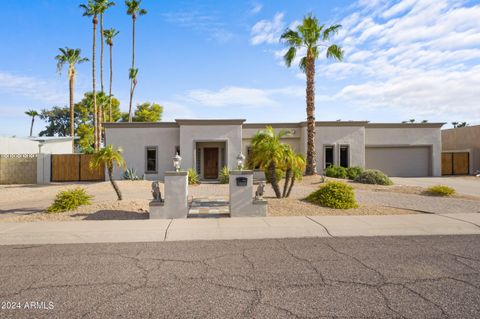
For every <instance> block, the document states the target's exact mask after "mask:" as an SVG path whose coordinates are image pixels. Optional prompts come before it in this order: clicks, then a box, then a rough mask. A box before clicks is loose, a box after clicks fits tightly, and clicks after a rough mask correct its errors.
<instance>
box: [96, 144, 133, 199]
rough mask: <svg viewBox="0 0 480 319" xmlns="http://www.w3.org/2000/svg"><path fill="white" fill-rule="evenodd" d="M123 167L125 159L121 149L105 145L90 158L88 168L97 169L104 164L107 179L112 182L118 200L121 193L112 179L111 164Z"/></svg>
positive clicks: (120, 197)
mask: <svg viewBox="0 0 480 319" xmlns="http://www.w3.org/2000/svg"><path fill="white" fill-rule="evenodd" d="M115 164H116V165H117V166H118V167H125V160H124V159H123V157H122V151H121V149H116V150H115V149H113V146H112V145H107V146H106V147H104V148H101V149H99V150H97V151H96V152H95V153H94V154H93V157H92V159H91V160H90V169H98V168H102V167H104V166H106V167H107V172H108V179H109V180H110V183H111V184H112V187H113V189H114V190H115V193H117V197H118V200H122V193H121V192H120V188H118V185H117V183H116V182H115V180H114V179H113V166H114V165H115Z"/></svg>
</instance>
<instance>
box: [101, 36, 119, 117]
mask: <svg viewBox="0 0 480 319" xmlns="http://www.w3.org/2000/svg"><path fill="white" fill-rule="evenodd" d="M119 33H120V32H119V31H117V30H115V29H114V28H110V29H107V30H104V31H103V35H104V36H105V43H106V44H107V45H108V46H109V47H110V86H109V90H108V96H109V98H110V101H109V103H108V115H109V119H110V121H112V83H113V38H115V37H116V36H117V34H119Z"/></svg>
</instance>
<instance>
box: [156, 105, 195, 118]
mask: <svg viewBox="0 0 480 319" xmlns="http://www.w3.org/2000/svg"><path fill="white" fill-rule="evenodd" d="M160 105H162V106H163V116H162V121H163V122H171V121H174V120H175V119H187V118H196V117H197V116H196V115H195V113H194V112H193V111H192V110H191V109H190V108H189V107H187V106H185V105H183V104H182V103H178V102H175V101H162V102H161V103H160Z"/></svg>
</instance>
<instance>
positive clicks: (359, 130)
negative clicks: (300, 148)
mask: <svg viewBox="0 0 480 319" xmlns="http://www.w3.org/2000/svg"><path fill="white" fill-rule="evenodd" d="M305 134H307V132H306V128H305ZM305 144H306V139H305ZM343 145H348V147H349V152H348V155H349V164H350V166H362V167H364V166H365V127H363V126H338V127H334V126H320V127H317V128H316V139H315V148H316V152H317V172H319V173H321V172H323V169H324V158H325V157H324V146H334V163H335V165H339V163H340V162H339V161H340V146H343ZM305 149H306V145H305Z"/></svg>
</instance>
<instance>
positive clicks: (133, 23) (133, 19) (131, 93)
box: [128, 15, 136, 122]
mask: <svg viewBox="0 0 480 319" xmlns="http://www.w3.org/2000/svg"><path fill="white" fill-rule="evenodd" d="M135 20H136V18H135V15H132V70H133V69H134V68H135ZM130 81H131V83H130V102H129V106H128V122H132V102H133V91H134V90H135V85H134V83H133V82H134V79H133V78H132V79H130Z"/></svg>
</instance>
